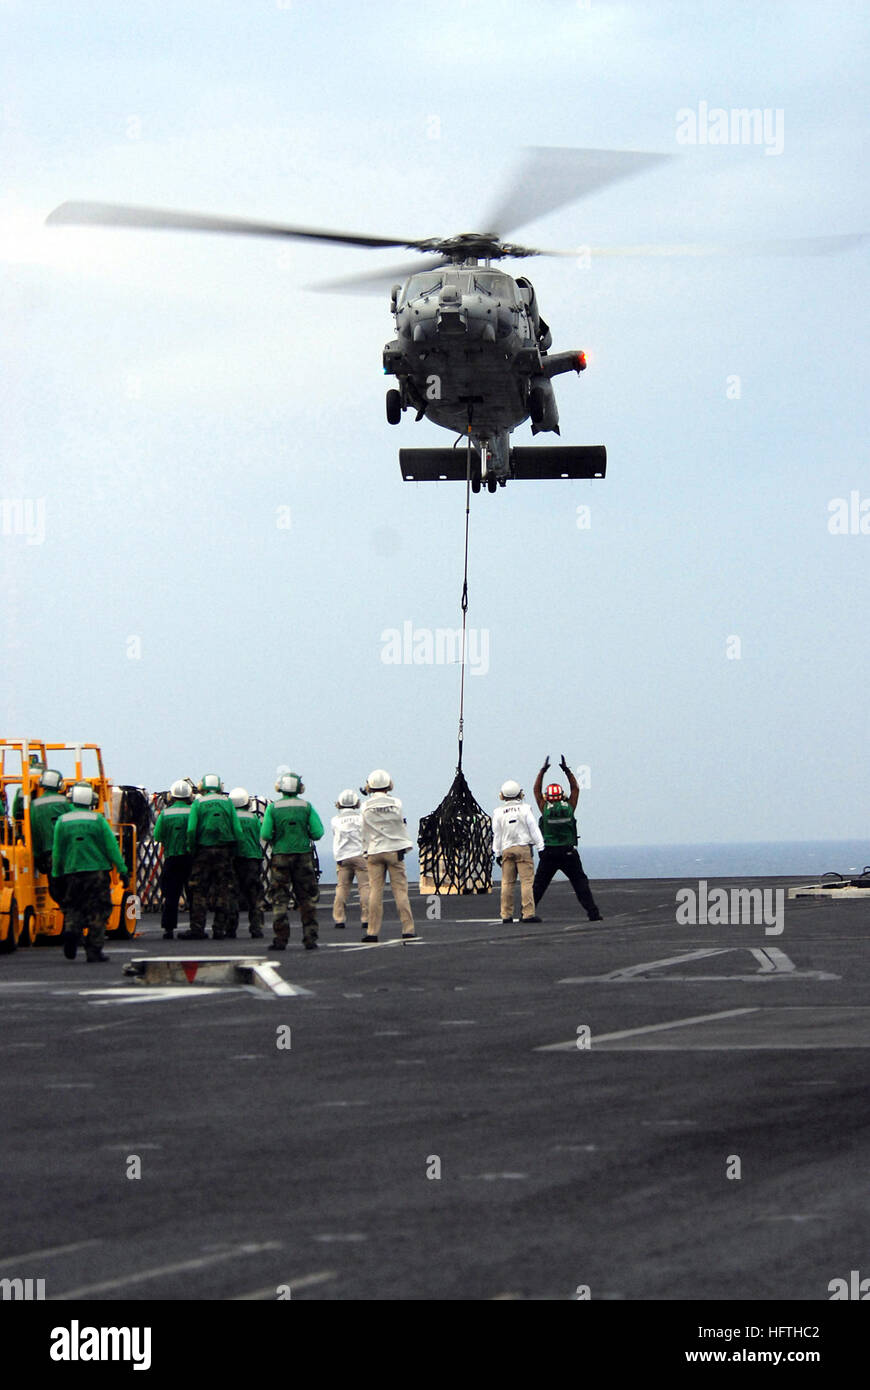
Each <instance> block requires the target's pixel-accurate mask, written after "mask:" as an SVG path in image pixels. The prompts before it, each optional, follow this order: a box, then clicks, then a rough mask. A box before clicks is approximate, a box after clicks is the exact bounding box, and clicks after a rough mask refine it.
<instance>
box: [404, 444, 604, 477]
mask: <svg viewBox="0 0 870 1390" xmlns="http://www.w3.org/2000/svg"><path fill="white" fill-rule="evenodd" d="M510 460H511V470H510V473H509V474H508V475H507V476H508V477H511V478H530V479H536V480H538V481H539V482H542V481H545V480H546V479H548V478H603V477H604V475H605V473H606V471H607V450H606V449H605V447H604V445H603V444H587V445H576V446H571V445H563V446H556V447H543V448H537V449H511V454H510ZM399 467H400V468H401V470H402V477H403V478H404V480H405V482H406V483H441V482H463V483H464V482H465V480H466V477H467V475H468V451H467V450H466V449H400V450H399ZM472 468H473V469H475V470H479V468H480V455H479V453H478V452H477V450H476V449H475V450H473V451H472Z"/></svg>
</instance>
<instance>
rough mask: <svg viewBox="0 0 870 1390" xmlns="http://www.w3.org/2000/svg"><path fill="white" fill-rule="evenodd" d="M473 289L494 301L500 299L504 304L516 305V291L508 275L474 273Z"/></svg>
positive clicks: (485, 272)
mask: <svg viewBox="0 0 870 1390" xmlns="http://www.w3.org/2000/svg"><path fill="white" fill-rule="evenodd" d="M474 288H475V289H476V290H478V291H480V293H481V294H488V295H491V296H492V297H493V298H494V299H500V300H501V301H502V303H504V304H515V303H516V289H515V286H514V282H513V280H511V278H510V276H509V275H501V274H499V272H498V271H485V270H484V271H476V272H475V276H474Z"/></svg>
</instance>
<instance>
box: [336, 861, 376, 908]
mask: <svg viewBox="0 0 870 1390" xmlns="http://www.w3.org/2000/svg"><path fill="white" fill-rule="evenodd" d="M335 867H336V871H337V878H338V882H337V884H336V887H335V902H334V903H333V905H332V920H333V922H344V920H345V909H346V906H347V898H348V894H349V893H350V890H351V887H352V885H353V880H354V876H356V881H357V883H358V884H359V901H360V908H361V909H362V920H363V922H367V921H368V920H369V871H368V868H367V866H366V857H365V855H364V854H356V855H354V856H353V857H352V858H351V859H340V860H339V862H338V863H337V864H336V866H335Z"/></svg>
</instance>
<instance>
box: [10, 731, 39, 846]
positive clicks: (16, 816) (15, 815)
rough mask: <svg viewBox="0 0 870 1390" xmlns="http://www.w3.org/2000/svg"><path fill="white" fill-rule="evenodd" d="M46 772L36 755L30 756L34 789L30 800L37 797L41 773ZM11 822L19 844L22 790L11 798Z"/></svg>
mask: <svg viewBox="0 0 870 1390" xmlns="http://www.w3.org/2000/svg"><path fill="white" fill-rule="evenodd" d="M45 771H46V766H45V763H41V762H40V761H39V757H38V755H37V754H36V753H31V755H30V785H31V787H33V788H34V790H33V795H32V799H35V798H36V797H37V796H38V795H39V791H38V786H37V785H35V784H38V782H39V779H40V777H41V776H42V774H43V772H45ZM12 820H13V822H14V826H15V839H16V841H18V842H19V843H21V842H22V841H23V839H24V788H23V787H18V788H17V789H16V791H15V795H14V797H13V798H12Z"/></svg>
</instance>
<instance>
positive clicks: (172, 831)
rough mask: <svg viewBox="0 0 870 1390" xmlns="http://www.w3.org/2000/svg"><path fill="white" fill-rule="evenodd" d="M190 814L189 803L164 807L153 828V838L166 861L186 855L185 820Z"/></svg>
mask: <svg viewBox="0 0 870 1390" xmlns="http://www.w3.org/2000/svg"><path fill="white" fill-rule="evenodd" d="M190 812H191V805H190V802H189V801H184V802H178V803H176V804H174V805H172V806H164V808H163V810H162V811H161V812H160V815H159V816H158V817H157V822H156V824H155V826H154V831H153V838H154V840H155V841H156V843H157V844H158V845H162V846H163V853H164V855H165V856H166V858H167V859H170V858H174V857H176V856H178V855H182V854H187V820H188V817H189V815H190Z"/></svg>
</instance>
